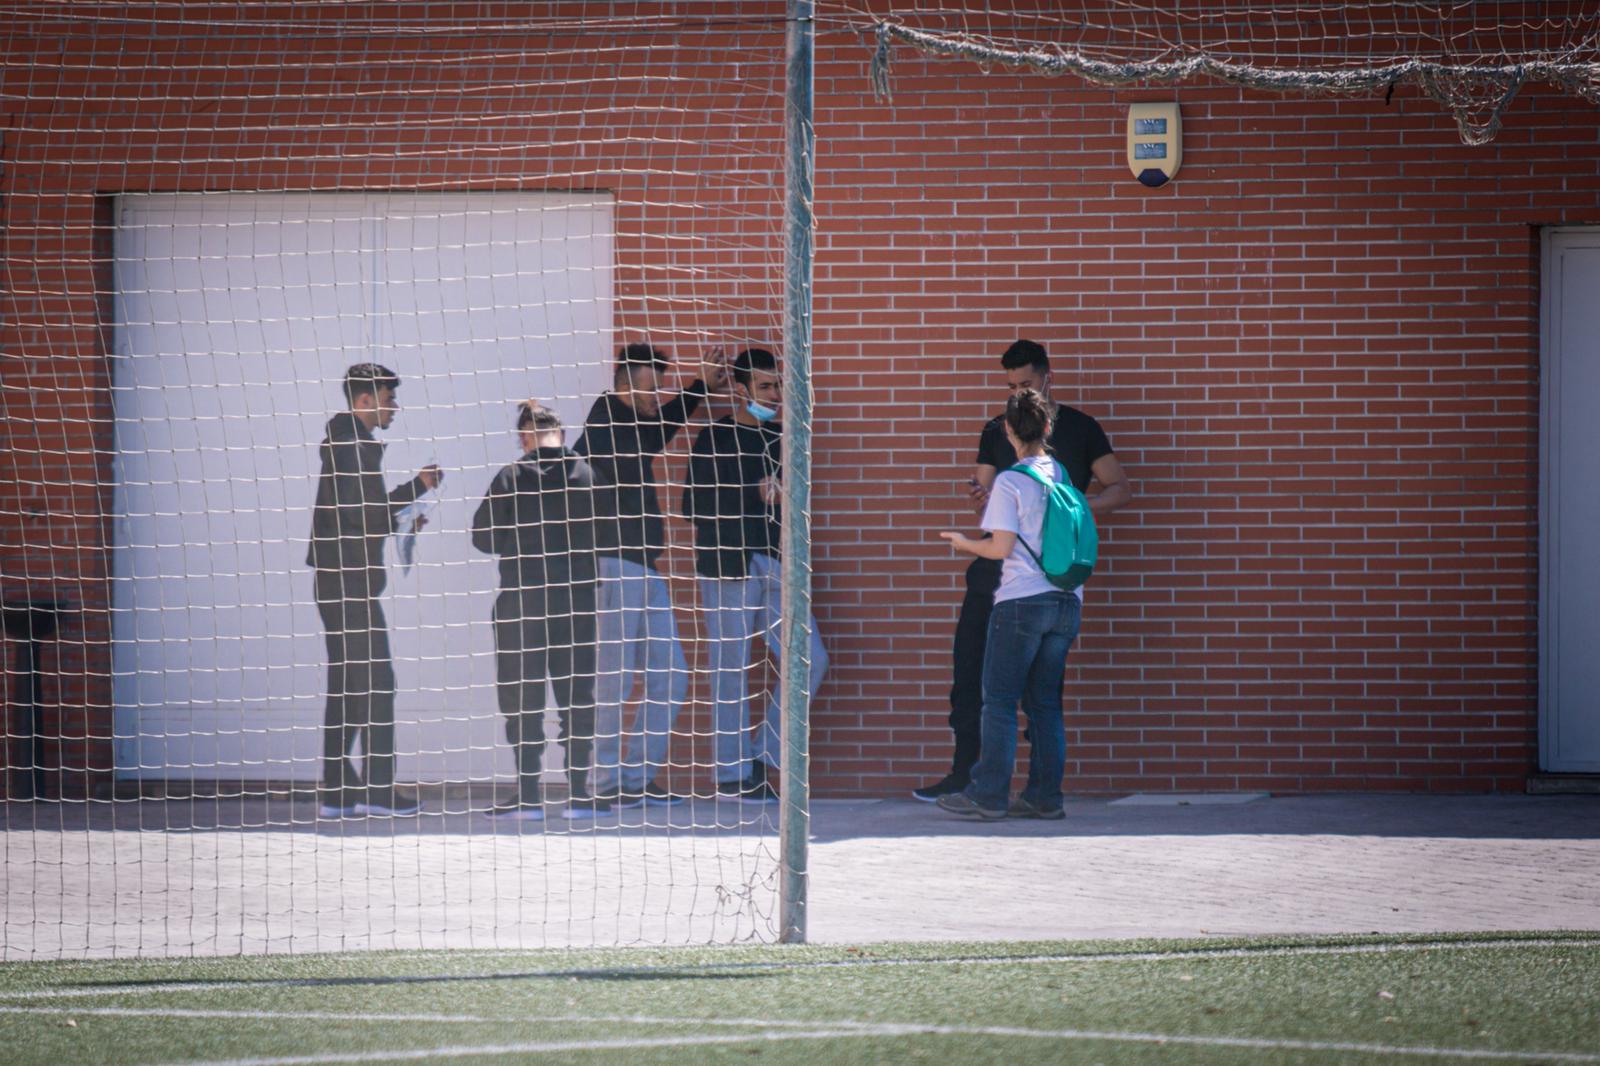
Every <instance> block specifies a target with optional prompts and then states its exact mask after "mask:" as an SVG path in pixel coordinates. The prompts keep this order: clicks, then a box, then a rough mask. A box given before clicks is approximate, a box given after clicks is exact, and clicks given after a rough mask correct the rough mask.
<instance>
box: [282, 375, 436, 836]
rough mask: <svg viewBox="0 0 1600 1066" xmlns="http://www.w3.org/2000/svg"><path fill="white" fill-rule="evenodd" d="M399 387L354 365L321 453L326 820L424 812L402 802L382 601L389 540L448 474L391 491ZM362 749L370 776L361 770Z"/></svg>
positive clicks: (317, 544) (432, 471)
mask: <svg viewBox="0 0 1600 1066" xmlns="http://www.w3.org/2000/svg"><path fill="white" fill-rule="evenodd" d="M399 387H400V377H399V375H397V374H396V373H395V372H394V371H392V370H390V369H388V368H387V367H383V366H379V365H378V364H377V363H358V364H356V365H355V366H353V367H351V368H350V369H349V370H348V371H346V372H345V376H344V395H345V399H346V400H347V401H348V402H349V405H350V408H349V410H347V411H341V412H340V413H339V414H336V415H334V416H333V418H332V419H330V420H329V422H328V431H327V436H325V437H324V438H323V440H322V445H321V447H320V449H319V453H320V455H321V459H322V472H321V474H320V475H319V476H318V478H317V496H316V502H315V504H314V505H313V506H312V509H311V549H310V551H309V552H308V553H307V555H306V563H307V565H309V566H311V567H312V568H313V569H315V570H316V583H315V586H314V587H315V595H316V600H317V612H318V613H319V614H320V615H321V616H322V626H323V629H324V631H325V632H326V634H327V643H328V700H327V706H326V710H325V714H324V721H323V751H322V787H321V789H320V792H321V800H322V802H321V805H320V806H319V808H318V812H317V813H318V815H319V817H322V818H348V817H352V816H355V815H361V814H369V815H379V816H389V815H413V814H416V813H417V812H418V809H419V808H418V807H417V805H416V804H415V803H409V802H405V801H400V800H397V799H396V798H395V794H394V758H395V748H394V664H393V662H392V661H391V657H390V653H389V628H388V624H387V623H386V622H385V620H384V617H383V605H382V604H381V603H379V602H378V597H379V596H380V595H382V594H383V589H384V586H385V584H387V581H388V578H387V575H386V574H385V572H384V568H383V542H384V539H385V538H387V537H388V536H389V535H390V534H392V533H393V532H394V531H395V519H396V517H397V516H398V515H399V513H400V511H401V510H402V509H403V508H404V507H405V506H406V505H407V504H409V503H411V502H412V501H413V500H415V499H416V498H417V497H418V496H421V495H422V494H423V493H424V492H427V491H428V490H430V489H434V488H437V487H438V485H439V482H440V480H441V479H442V478H443V477H444V475H443V474H442V473H440V471H439V468H438V467H437V466H433V465H430V466H426V467H423V468H422V469H421V470H419V471H418V472H417V476H416V477H414V478H412V479H411V480H410V481H407V482H405V483H404V484H402V485H400V486H399V487H398V488H396V489H395V490H394V491H392V492H391V491H389V490H388V489H387V488H385V486H384V481H383V447H384V446H383V444H381V443H380V442H379V441H378V440H377V438H375V437H374V436H373V431H374V430H378V429H388V428H389V426H390V425H392V424H393V423H394V418H395V415H396V414H397V413H398V412H399V410H400V402H399V401H398V400H397V399H395V390H396V389H398V388H399ZM418 525H419V527H420V525H421V522H420V520H419V522H418ZM358 742H359V743H360V745H361V749H362V762H363V764H364V765H363V770H364V771H365V776H363V775H362V774H361V773H358V772H357V771H356V768H355V765H354V763H352V762H351V756H352V754H353V753H354V751H355V748H356V744H357V743H358Z"/></svg>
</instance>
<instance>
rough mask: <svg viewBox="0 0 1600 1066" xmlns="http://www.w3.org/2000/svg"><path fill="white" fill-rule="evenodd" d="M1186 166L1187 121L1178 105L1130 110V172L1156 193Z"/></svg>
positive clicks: (1133, 107)
mask: <svg viewBox="0 0 1600 1066" xmlns="http://www.w3.org/2000/svg"><path fill="white" fill-rule="evenodd" d="M1182 162H1183V120H1182V119H1181V118H1179V116H1178V104H1177V102H1176V101H1174V102H1172V103H1170V104H1134V105H1132V106H1131V107H1129V108H1128V169H1129V170H1131V171H1133V176H1134V177H1136V178H1138V179H1139V180H1140V181H1141V182H1143V183H1144V184H1146V185H1148V186H1150V187H1151V188H1152V189H1159V188H1160V187H1161V186H1163V185H1165V184H1166V183H1167V182H1169V181H1171V180H1172V179H1173V178H1175V177H1176V176H1177V174H1178V165H1179V164H1180V163H1182Z"/></svg>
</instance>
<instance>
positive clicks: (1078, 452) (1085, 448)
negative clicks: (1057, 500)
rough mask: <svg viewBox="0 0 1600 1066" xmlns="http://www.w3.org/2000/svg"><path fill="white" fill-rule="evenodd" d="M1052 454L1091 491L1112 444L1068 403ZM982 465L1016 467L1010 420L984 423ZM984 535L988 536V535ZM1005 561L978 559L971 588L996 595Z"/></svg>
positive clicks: (1053, 433)
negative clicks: (1008, 430) (1099, 464)
mask: <svg viewBox="0 0 1600 1066" xmlns="http://www.w3.org/2000/svg"><path fill="white" fill-rule="evenodd" d="M1049 445H1050V454H1051V455H1053V456H1055V457H1056V459H1057V460H1058V461H1059V462H1060V463H1061V465H1062V466H1064V467H1066V468H1067V476H1068V477H1069V478H1071V479H1072V483H1073V485H1075V486H1077V489H1078V491H1079V492H1083V491H1085V490H1087V489H1088V488H1089V481H1090V479H1091V478H1092V477H1093V476H1094V470H1093V467H1094V464H1095V463H1096V462H1097V461H1098V460H1099V459H1100V458H1101V457H1102V456H1106V455H1110V454H1111V441H1110V440H1108V439H1107V438H1106V431H1105V430H1103V429H1101V428H1100V423H1098V422H1096V421H1095V420H1094V419H1093V418H1091V417H1090V416H1089V415H1086V414H1084V413H1083V412H1082V411H1079V410H1078V409H1077V408H1075V407H1068V406H1067V405H1066V404H1062V405H1061V406H1059V407H1057V408H1056V417H1055V421H1054V422H1053V423H1052V424H1051V427H1050V441H1049ZM978 462H980V463H986V464H988V465H989V466H992V467H994V468H995V470H996V471H1000V470H1008V469H1010V468H1011V467H1012V466H1015V465H1016V462H1017V452H1016V449H1015V448H1013V447H1011V442H1010V441H1009V440H1007V439H1006V417H1005V415H996V416H995V417H993V418H991V419H990V420H989V421H988V422H986V423H985V424H984V427H983V433H982V435H980V436H979V437H978ZM984 536H988V534H987V533H985V534H984ZM1001 563H1002V560H999V559H985V558H984V557H983V556H981V555H980V556H978V557H977V558H975V559H973V560H972V563H971V565H969V566H968V567H967V587H968V588H969V589H972V590H975V591H977V592H979V593H982V594H992V593H993V592H994V590H995V587H996V586H998V585H999V584H1000V568H1001Z"/></svg>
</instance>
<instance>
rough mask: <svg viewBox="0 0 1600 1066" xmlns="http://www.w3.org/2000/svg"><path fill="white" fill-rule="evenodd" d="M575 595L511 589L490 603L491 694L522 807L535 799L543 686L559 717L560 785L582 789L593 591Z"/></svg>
mask: <svg viewBox="0 0 1600 1066" xmlns="http://www.w3.org/2000/svg"><path fill="white" fill-rule="evenodd" d="M565 591H566V590H563V593H565ZM583 591H584V587H582V586H579V587H578V588H577V590H576V594H575V595H572V596H570V597H568V596H567V595H564V594H563V595H546V594H545V593H544V592H543V591H542V590H514V591H510V592H502V593H501V594H500V595H499V597H498V598H497V599H496V600H495V604H494V645H495V677H496V680H497V682H498V687H497V689H496V695H497V696H498V698H499V703H500V713H501V714H502V715H504V716H505V725H506V743H508V744H510V745H511V750H512V752H513V753H514V754H515V756H516V761H517V796H518V799H519V800H520V801H521V802H523V803H529V804H536V803H538V802H540V799H541V796H540V791H539V769H540V765H541V764H542V762H543V761H544V711H545V683H546V682H549V684H550V687H551V688H553V689H554V690H555V694H556V705H557V709H558V711H559V713H560V715H561V743H562V745H563V747H565V749H566V754H567V780H568V783H569V784H570V785H571V787H572V792H573V794H574V795H583V794H585V792H586V790H587V786H588V774H589V768H590V765H591V763H592V762H593V758H594V755H593V752H594V675H595V613H594V589H593V586H592V585H591V586H588V587H587V592H588V595H587V598H585V596H584V595H583ZM585 599H587V602H585Z"/></svg>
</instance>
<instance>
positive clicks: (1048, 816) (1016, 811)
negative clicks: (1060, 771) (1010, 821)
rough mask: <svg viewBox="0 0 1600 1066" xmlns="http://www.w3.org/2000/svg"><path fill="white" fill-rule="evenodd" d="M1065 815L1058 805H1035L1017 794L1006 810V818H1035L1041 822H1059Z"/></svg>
mask: <svg viewBox="0 0 1600 1066" xmlns="http://www.w3.org/2000/svg"><path fill="white" fill-rule="evenodd" d="M1066 816H1067V812H1066V811H1064V810H1062V809H1061V808H1060V807H1035V806H1034V805H1033V804H1032V803H1030V802H1028V799H1027V797H1025V796H1018V797H1017V798H1016V799H1014V800H1012V801H1011V807H1010V808H1009V809H1008V810H1007V811H1006V817H1007V818H1037V819H1039V820H1040V821H1042V822H1059V821H1060V820H1061V819H1063V818H1065V817H1066Z"/></svg>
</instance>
